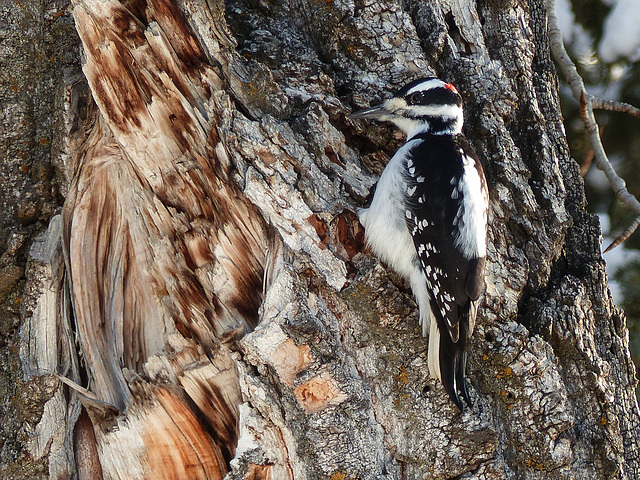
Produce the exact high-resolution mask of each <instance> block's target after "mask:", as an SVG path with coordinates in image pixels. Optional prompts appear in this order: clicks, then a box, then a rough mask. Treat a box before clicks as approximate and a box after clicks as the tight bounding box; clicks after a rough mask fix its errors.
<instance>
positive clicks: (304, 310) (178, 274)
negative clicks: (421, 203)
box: [0, 0, 640, 480]
mask: <svg viewBox="0 0 640 480" xmlns="http://www.w3.org/2000/svg"><path fill="white" fill-rule="evenodd" d="M39 14H40V15H42V13H41V12H40V13H39ZM73 15H74V19H75V26H76V29H77V31H78V33H79V37H80V40H81V42H82V46H83V47H82V55H83V61H82V64H83V76H78V77H74V76H73V75H69V76H68V78H69V80H68V81H67V82H66V85H67V88H66V93H65V95H64V97H62V96H59V98H60V99H62V98H64V102H62V101H60V104H61V105H60V109H61V110H62V111H63V112H64V119H65V122H66V123H64V128H63V129H61V130H63V131H62V133H61V134H60V138H62V139H63V140H64V141H63V142H61V143H60V145H61V148H60V152H61V153H60V154H58V155H57V156H56V153H55V152H54V154H53V159H52V160H49V159H48V158H47V156H46V155H45V156H44V158H43V160H42V163H43V164H44V165H51V164H53V165H55V166H57V167H59V171H60V172H61V174H60V175H59V178H60V184H61V185H62V188H61V190H62V192H63V193H64V195H65V205H64V209H63V211H62V213H61V215H60V216H56V217H54V218H53V219H52V220H51V222H50V224H49V228H48V230H47V232H45V233H43V234H42V235H41V236H40V237H38V239H37V240H36V241H35V242H34V243H33V245H32V246H31V257H30V258H31V260H30V262H29V265H28V266H27V277H28V280H27V283H26V285H25V286H24V287H23V286H16V285H17V284H16V282H18V281H19V279H20V278H22V275H23V274H22V271H20V272H18V273H15V275H14V276H15V278H17V279H18V280H15V281H14V280H11V281H12V282H13V284H11V285H13V286H11V285H9V287H7V288H8V291H10V292H11V293H10V295H9V296H8V297H5V298H0V300H3V301H4V303H3V308H5V309H6V308H8V307H7V305H8V304H9V303H8V302H9V301H15V297H16V296H17V295H20V292H21V291H23V292H25V294H26V297H25V298H26V301H25V302H24V303H25V305H26V306H25V307H23V308H22V311H21V314H22V317H23V318H24V324H23V326H22V343H21V357H22V362H23V363H22V367H23V371H24V372H25V374H26V377H27V379H31V380H30V383H27V384H25V385H32V390H35V391H37V392H38V395H39V396H38V397H36V398H37V399H39V400H37V401H35V402H34V405H39V406H40V407H39V408H41V409H42V413H40V410H37V411H36V412H35V413H33V414H32V417H33V418H29V419H28V422H27V421H26V420H27V419H26V412H28V408H27V407H22V409H21V410H20V412H21V413H20V415H22V417H20V416H18V417H17V418H23V419H25V422H24V423H23V427H22V437H21V441H23V442H25V443H24V445H22V446H20V444H19V442H16V441H14V445H15V446H14V447H13V448H14V450H15V453H14V454H12V455H7V454H6V453H5V451H6V445H7V444H8V443H7V440H5V447H3V456H2V458H1V460H2V468H3V469H4V470H3V475H4V476H6V477H7V478H53V479H58V478H69V477H73V478H79V479H85V478H90V479H94V478H108V479H111V478H149V479H156V478H223V477H224V478H226V479H227V480H236V479H259V478H265V479H267V478H271V479H273V480H275V479H278V480H280V479H287V478H291V479H322V478H332V479H347V478H349V479H355V478H359V479H427V478H433V479H436V478H465V479H471V478H478V479H511V478H526V479H549V478H558V479H593V478H602V479H605V478H607V479H609V478H621V479H633V478H637V477H638V476H639V475H640V454H639V453H638V452H639V445H638V438H640V419H639V413H638V404H637V400H636V397H635V395H634V388H635V385H636V379H635V372H634V368H633V364H632V363H631V360H630V355H629V351H628V332H627V329H626V326H625V321H624V316H623V314H622V312H620V311H619V310H618V309H616V308H615V307H614V305H613V303H612V300H611V296H610V294H609V291H608V289H607V282H606V276H605V273H604V262H603V260H602V257H601V254H600V231H599V226H598V223H597V219H596V218H595V217H593V216H590V215H588V214H586V213H585V209H584V207H585V198H584V191H583V185H582V181H581V179H580V176H579V172H578V167H577V164H576V163H575V162H574V161H573V160H571V158H570V157H569V152H568V149H567V147H566V142H565V136H564V129H563V127H562V118H561V114H560V109H559V105H558V97H557V79H556V76H555V70H554V67H553V64H552V62H551V60H550V56H549V50H548V41H547V34H546V13H545V10H544V1H542V0H539V1H535V2H529V4H524V3H522V2H509V1H486V2H479V3H478V4H470V3H468V2H460V1H450V2H432V1H427V0H424V1H406V2H402V1H392V2H386V1H385V2H374V1H339V0H328V1H326V0H322V1H320V0H282V1H278V2H273V3H268V2H261V1H253V0H229V1H228V2H226V4H225V3H223V2H219V1H209V2H206V3H204V2H193V1H191V0H183V1H179V2H177V3H174V2H171V1H169V0H149V1H146V2H145V1H143V0H132V1H127V2H123V3H121V2H117V1H115V0H109V1H97V0H85V1H81V0H77V1H75V2H74V11H73ZM40 18H41V17H40ZM56 18H57V17H56ZM68 41H69V42H73V39H71V40H68ZM65 51H66V50H65ZM428 74H436V75H438V76H440V77H441V78H443V79H446V80H448V81H452V82H454V83H455V84H456V86H457V87H458V89H459V90H460V91H462V92H463V96H464V100H465V107H466V110H465V119H466V124H465V133H466V134H467V136H468V138H469V139H470V140H471V142H472V143H473V145H474V147H475V149H476V151H477V152H478V155H479V157H480V158H481V160H482V162H483V165H484V167H485V171H486V174H487V178H488V181H489V184H490V197H491V215H490V231H489V236H490V248H489V254H488V278H487V289H486V292H485V295H484V302H483V305H482V307H481V309H480V313H479V317H478V325H477V328H476V332H475V334H474V337H473V340H472V343H471V348H470V356H471V358H470V362H469V366H468V377H469V380H470V384H471V397H472V400H473V403H474V408H473V409H472V410H467V411H465V413H463V414H460V413H459V412H458V411H457V409H456V408H455V406H453V404H451V402H450V401H449V400H448V398H447V396H446V394H445V392H444V390H443V389H442V387H441V385H440V384H439V383H437V382H435V381H434V380H432V379H431V378H430V377H429V375H428V368H427V358H426V353H427V340H426V339H425V338H423V337H422V336H421V335H420V331H419V328H418V325H417V312H416V308H415V304H414V303H413V300H412V297H411V292H410V291H409V289H408V287H407V285H405V284H404V283H403V282H402V281H401V280H399V279H398V277H397V276H396V275H394V274H393V273H392V272H390V271H388V270H387V269H385V266H384V265H382V264H380V263H379V262H378V261H377V260H376V259H374V258H372V257H371V256H370V255H369V254H368V252H367V250H366V247H365V246H364V245H363V240H362V239H363V232H362V227H361V226H360V225H359V224H358V222H357V219H356V218H357V217H356V215H355V213H354V212H355V211H356V209H357V208H358V207H361V206H364V205H365V204H366V203H367V197H368V195H369V194H370V192H371V191H372V188H373V186H374V184H375V181H376V179H377V176H378V175H379V174H380V173H381V171H382V169H383V167H384V164H385V162H386V160H387V159H388V158H389V156H390V155H392V154H393V153H394V151H395V149H396V148H397V147H398V146H399V145H400V143H401V142H402V139H401V138H399V136H398V135H397V134H396V133H395V132H394V131H393V130H392V129H390V128H389V127H387V126H381V125H364V124H360V123H352V122H350V121H349V120H347V119H346V118H345V115H346V114H348V113H349V112H350V111H351V109H355V108H362V107H366V106H369V105H370V104H371V103H373V102H376V101H379V100H381V99H383V98H384V97H385V96H387V95H388V94H389V92H390V91H392V90H393V89H395V88H397V87H399V86H402V85H403V84H404V83H406V82H408V81H410V80H413V79H415V78H416V77H419V76H425V75H428ZM38 78H41V77H38ZM47 78H48V77H47ZM40 82H44V80H40ZM41 84H42V83H38V85H41ZM25 87H26V85H25ZM51 91H53V87H51ZM5 110H6V111H9V110H8V109H7V107H5ZM33 124H34V125H35V124H36V122H33ZM16 131H17V130H16ZM51 132H53V130H51ZM25 135H27V134H25ZM28 135H29V136H28V138H30V139H32V140H33V138H35V137H34V134H32V133H29V134H28ZM4 138H6V137H4ZM30 155H32V154H30ZM12 158H13V157H12ZM60 160H64V163H62V162H61V161H60ZM6 165H9V166H8V167H7V168H13V167H11V164H10V163H7V164H6ZM3 168H4V167H3ZM11 178H15V177H11ZM17 188H18V189H19V190H20V191H25V192H27V191H29V188H28V186H26V183H25V184H24V186H19V187H17ZM3 195H4V192H3ZM2 198H3V199H5V198H9V197H2ZM44 198H45V199H46V196H45V197H44ZM4 201H5V202H8V200H4ZM48 201H49V203H51V201H50V200H48ZM37 211H39V212H40V211H42V212H43V213H38V215H40V216H42V220H45V221H46V220H48V218H49V216H50V214H49V216H47V213H46V212H47V211H46V210H45V209H42V208H41V209H39V210H38V209H37ZM6 218H9V217H6ZM34 218H40V217H39V216H36V217H34ZM3 221H4V222H5V223H6V222H10V220H5V217H3ZM7 225H9V223H7ZM12 225H13V224H12ZM11 228H14V230H12V231H16V232H19V233H21V234H22V238H23V240H22V243H21V245H23V246H22V247H18V249H19V248H22V250H23V253H22V255H23V257H22V258H23V260H20V258H21V257H20V256H19V255H18V256H17V257H15V258H17V260H16V261H14V263H11V261H10V260H6V259H10V257H11V256H12V255H13V256H15V255H16V253H15V251H14V253H12V252H11V248H14V247H11V245H12V244H11V242H10V240H9V239H10V237H9V236H7V238H6V239H5V237H4V236H3V237H2V238H1V240H2V241H3V242H4V243H3V249H4V250H5V251H6V252H8V253H6V254H3V256H2V259H3V261H4V262H5V263H6V265H11V268H24V267H25V260H24V256H25V254H24V250H25V249H26V248H27V247H26V245H28V244H29V238H30V236H29V235H33V232H35V231H36V230H37V228H36V227H33V228H32V229H31V230H28V229H26V227H24V226H22V227H20V226H18V225H17V224H16V225H15V226H13V227H11ZM16 251H17V250H16ZM7 262H9V263H7ZM20 262H22V263H20ZM5 263H3V264H2V265H1V267H2V268H5ZM3 272H4V270H3ZM16 272H17V270H16ZM4 278H9V277H2V279H4ZM11 278H13V277H11ZM14 284H16V285H14ZM20 289H24V290H20ZM1 293H2V292H0V294H1ZM12 295H13V296H12ZM3 315H4V313H3ZM16 315H17V314H15V313H14V314H13V317H7V318H16ZM3 321H4V320H3ZM15 324H16V322H15V320H14V324H12V325H13V326H12V327H10V329H9V330H11V331H14V330H15V328H16V327H15ZM256 325H257V326H256ZM3 328H4V327H3ZM7 350H8V349H6V348H5V349H4V350H3V351H7ZM6 358H8V357H6ZM14 362H15V360H14ZM14 365H15V364H14ZM12 368H13V370H11V372H13V373H11V375H12V376H13V378H15V376H16V372H17V370H16V367H15V366H14V367H12ZM54 373H55V374H59V375H60V377H56V376H54V375H52V374H54ZM47 374H48V375H47ZM83 387H86V389H85V388H83ZM21 388H22V387H21ZM24 390H25V391H28V389H27V388H26V387H25V388H24ZM10 394H11V395H12V396H16V394H14V393H13V392H10ZM23 395H24V394H23ZM25 398H26V397H25ZM45 399H47V400H48V401H46V403H44V400H45ZM43 404H44V406H43V407H42V405H43ZM34 408H35V407H34ZM5 411H6V410H5ZM5 415H6V414H5ZM15 428H16V431H17V429H18V427H17V426H16V427H15ZM27 434H28V435H27ZM6 436H8V431H7V430H5V437H6ZM20 448H22V449H23V452H25V453H24V455H25V456H24V457H22V460H21V459H20V457H19V453H18V450H19V449H20ZM27 452H28V453H27ZM26 455H28V456H29V458H30V459H31V461H30V463H29V462H26V460H25V459H26V458H27V457H26ZM21 463H22V464H25V465H26V466H20V464H21ZM34 465H37V466H38V467H37V468H36V467H34ZM29 468H32V469H34V470H33V472H30V473H25V472H26V471H27V470H25V469H29ZM38 469H39V471H38ZM21 475H22V477H21ZM225 475H226V477H225Z"/></svg>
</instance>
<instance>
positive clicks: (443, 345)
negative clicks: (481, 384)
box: [438, 319, 471, 411]
mask: <svg viewBox="0 0 640 480" xmlns="http://www.w3.org/2000/svg"><path fill="white" fill-rule="evenodd" d="M461 320H463V321H461V322H460V336H459V338H458V341H457V342H456V343H454V342H453V341H452V340H451V337H450V336H449V335H448V332H447V329H446V327H445V325H444V321H442V325H441V328H440V377H441V379H442V384H443V386H444V388H445V390H446V392H447V394H448V395H449V398H451V400H452V401H453V403H455V404H456V406H457V407H458V408H459V409H460V411H463V410H464V404H463V403H462V400H461V398H460V397H462V399H464V401H465V402H466V403H467V405H468V406H469V407H471V399H470V398H469V391H468V390H467V382H466V380H465V376H464V374H465V369H466V364H467V353H466V348H467V336H468V334H467V323H468V322H466V321H464V320H466V319H461ZM438 323H439V324H440V322H438ZM439 326H440V325H439Z"/></svg>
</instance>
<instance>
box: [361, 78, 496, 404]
mask: <svg viewBox="0 0 640 480" xmlns="http://www.w3.org/2000/svg"><path fill="white" fill-rule="evenodd" d="M350 118H352V119H374V120H379V121H386V122H391V123H393V124H395V125H396V126H397V127H398V128H400V129H401V130H403V131H404V133H406V135H407V141H406V143H405V144H404V145H403V146H402V147H401V148H400V149H398V151H397V152H396V154H395V155H394V156H393V158H392V159H391V160H390V161H389V163H388V165H387V166H386V168H385V169H384V172H383V173H382V176H381V177H380V180H379V181H378V185H377V187H376V191H375V195H374V197H373V201H372V202H371V206H370V207H369V208H367V209H362V210H360V211H359V212H358V215H359V218H360V222H361V223H362V225H363V226H364V228H365V238H366V240H367V243H368V244H369V246H370V247H371V250H372V251H373V252H374V253H375V254H376V255H377V256H378V257H379V258H381V259H382V260H383V261H385V262H386V263H388V264H389V265H390V266H391V267H392V268H393V269H394V270H396V271H397V272H398V273H400V274H401V275H402V276H404V277H405V278H407V279H408V280H409V282H410V283H411V289H412V290H413V294H414V296H415V298H416V301H417V303H418V307H419V308H420V323H421V325H422V333H423V335H425V336H426V335H427V332H428V335H429V355H428V356H429V371H430V373H431V375H432V376H433V377H435V378H439V379H440V380H441V382H442V384H443V385H444V387H445V389H446V391H447V393H448V394H449V397H451V399H452V400H453V402H454V403H455V404H456V405H457V406H458V408H459V409H460V410H462V409H463V404H462V401H461V400H460V396H462V398H464V400H465V401H466V402H467V404H468V405H469V406H470V405H471V401H470V399H469V394H468V392H467V386H466V381H465V376H464V375H465V364H466V347H467V343H468V341H469V338H470V337H471V334H472V333H473V328H474V326H475V320H476V312H477V308H478V299H479V297H480V294H481V293H482V290H483V288H484V266H485V258H486V254H487V244H486V242H487V240H486V237H487V211H488V194H487V185H486V180H485V177H484V173H483V171H482V165H481V164H480V162H479V160H478V157H477V156H476V154H475V152H474V151H473V149H472V148H471V146H470V145H469V143H468V142H467V140H466V139H465V137H464V136H463V135H462V122H463V117H462V98H461V97H460V95H459V93H458V91H457V90H456V88H455V87H454V86H453V85H452V84H450V83H445V82H443V81H442V80H439V79H437V78H433V77H429V78H422V79H419V80H416V81H414V82H412V83H410V84H408V85H406V86H405V87H403V88H401V89H400V90H399V91H398V92H397V93H396V94H395V95H394V97H393V98H390V99H389V100H386V101H385V102H383V103H382V104H380V105H378V106H376V107H372V108H368V109H366V110H362V111H359V112H356V113H353V114H352V115H350Z"/></svg>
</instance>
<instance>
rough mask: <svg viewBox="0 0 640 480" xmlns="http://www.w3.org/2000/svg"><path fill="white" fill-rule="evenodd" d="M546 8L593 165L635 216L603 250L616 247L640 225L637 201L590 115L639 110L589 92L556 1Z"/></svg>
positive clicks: (552, 44)
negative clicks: (577, 104) (567, 43)
mask: <svg viewBox="0 0 640 480" xmlns="http://www.w3.org/2000/svg"><path fill="white" fill-rule="evenodd" d="M547 11H548V15H549V44H550V47H551V53H552V54H553V57H554V58H555V60H556V62H557V63H558V66H559V67H560V70H562V73H563V74H564V76H565V78H566V79H567V83H568V84H569V87H570V88H571V93H572V94H573V97H574V98H575V99H576V100H578V101H579V102H580V116H581V117H582V121H583V122H584V128H585V133H586V134H587V138H588V139H589V142H590V143H591V148H593V155H594V159H595V161H596V165H597V166H598V168H599V169H600V170H602V171H603V172H604V174H605V175H606V176H607V179H608V180H609V183H610V184H611V188H613V190H614V192H615V194H616V197H617V199H618V200H619V201H620V202H621V203H622V204H623V205H626V206H627V207H628V208H630V209H631V210H633V211H634V212H635V213H636V214H637V215H638V218H636V220H635V221H634V222H633V223H632V224H631V225H630V226H629V228H627V229H626V230H625V231H624V232H623V233H622V234H621V235H620V236H619V237H618V238H616V240H615V241H614V242H613V243H612V244H611V245H609V247H607V249H606V250H605V252H607V251H609V250H611V249H612V248H615V247H616V246H618V245H620V244H621V243H622V242H624V241H625V240H626V239H627V238H629V236H631V234H632V233H633V232H634V231H635V230H636V228H637V227H638V225H640V202H639V201H638V199H637V198H636V197H634V196H633V195H632V194H631V193H629V191H628V190H627V187H626V184H625V181H624V180H623V179H622V178H621V177H620V176H619V175H618V174H617V173H616V171H615V169H614V168H613V166H612V165H611V162H609V158H608V157H607V154H606V152H605V151H604V146H603V145H602V142H601V141H600V134H599V132H598V124H597V123H596V119H595V116H594V114H593V109H594V108H602V109H608V110H616V111H624V112H627V113H630V114H631V115H634V116H638V113H637V112H638V109H636V108H635V107H632V106H631V105H627V104H623V103H619V102H608V101H603V100H600V99H597V98H595V97H594V96H593V95H590V94H589V93H588V92H587V90H586V88H585V86H584V81H583V80H582V77H581V76H580V74H579V73H578V70H577V69H576V66H575V64H574V63H573V61H572V60H571V58H570V57H569V54H568V53H567V50H566V49H565V47H564V42H563V40H562V34H561V33H560V29H559V28H558V19H557V17H556V12H555V3H554V1H553V0H547Z"/></svg>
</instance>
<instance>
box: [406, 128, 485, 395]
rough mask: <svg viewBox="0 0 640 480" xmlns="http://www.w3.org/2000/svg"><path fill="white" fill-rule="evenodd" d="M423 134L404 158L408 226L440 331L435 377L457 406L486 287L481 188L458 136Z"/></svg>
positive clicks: (474, 161)
mask: <svg viewBox="0 0 640 480" xmlns="http://www.w3.org/2000/svg"><path fill="white" fill-rule="evenodd" d="M424 136H428V138H425V139H424V140H425V141H423V142H417V143H416V146H415V147H414V148H413V149H411V151H410V154H409V156H408V160H407V162H408V163H407V169H406V172H407V178H406V185H407V199H408V201H407V205H406V222H407V227H408V228H409V232H410V233H411V236H412V237H413V241H414V245H415V248H416V251H417V253H418V258H419V261H420V264H421V266H422V269H423V271H424V274H425V277H426V283H427V288H428V290H429V293H430V295H431V307H432V311H433V313H434V316H435V318H436V321H437V326H438V330H439V332H440V342H439V351H438V352H437V353H438V357H439V364H440V372H439V373H440V378H441V380H442V383H443V384H444V386H445V388H446V390H447V392H448V393H449V396H450V397H451V398H452V400H453V401H454V402H455V403H456V405H458V406H459V407H460V408H462V404H461V402H460V399H459V396H458V393H457V392H458V391H460V392H461V393H462V395H463V397H464V398H465V400H466V401H467V402H469V399H468V394H467V391H466V384H465V381H464V368H465V363H466V354H465V350H466V344H467V341H468V339H469V337H470V335H471V333H472V332H473V328H474V326H475V316H476V309H477V300H478V298H479V296H480V294H481V293H482V290H483V288H484V264H485V257H486V228H487V209H488V197H487V190H486V182H485V178H484V174H483V171H482V166H481V164H480V162H479V160H478V158H477V156H476V155H475V153H474V152H473V150H472V149H471V147H470V146H469V145H468V143H467V142H466V140H465V139H464V137H463V136H462V135H457V136H454V137H451V136H440V135H427V134H425V135H424ZM432 331H433V330H432ZM430 344H432V342H431V341H430ZM432 354H433V352H430V356H431V355H432Z"/></svg>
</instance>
